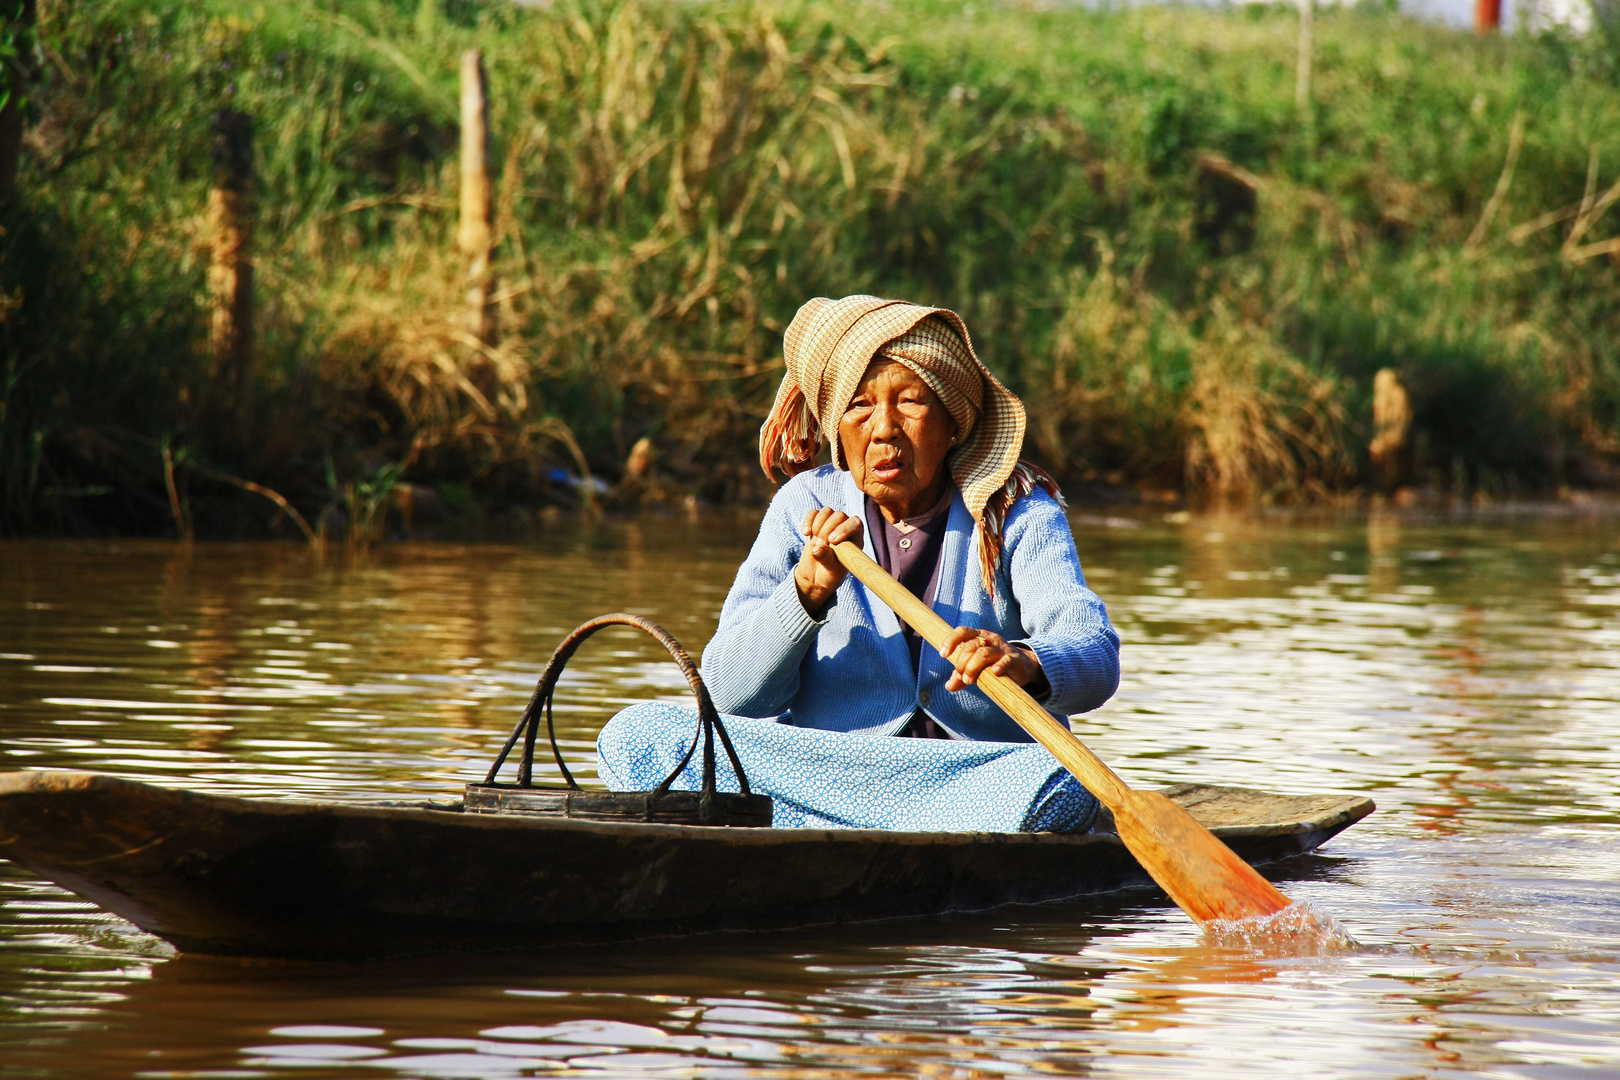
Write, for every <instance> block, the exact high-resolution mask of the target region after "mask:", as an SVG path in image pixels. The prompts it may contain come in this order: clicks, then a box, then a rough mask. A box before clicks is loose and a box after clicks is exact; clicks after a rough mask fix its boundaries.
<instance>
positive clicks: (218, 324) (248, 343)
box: [208, 109, 254, 443]
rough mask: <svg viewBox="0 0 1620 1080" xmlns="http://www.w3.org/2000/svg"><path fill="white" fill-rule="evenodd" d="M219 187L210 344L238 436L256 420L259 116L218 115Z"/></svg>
mask: <svg viewBox="0 0 1620 1080" xmlns="http://www.w3.org/2000/svg"><path fill="white" fill-rule="evenodd" d="M212 127H213V144H212V152H211V157H212V159H213V169H214V187H213V190H211V191H210V192H209V193H208V219H209V225H210V232H211V234H212V241H213V242H212V247H213V257H212V260H211V261H210V263H209V267H208V285H209V292H210V293H212V294H213V302H214V315H213V322H212V325H211V327H210V329H209V334H208V344H209V350H210V352H211V353H212V355H213V378H214V385H215V387H216V388H217V389H218V390H220V391H223V393H222V394H221V396H222V397H223V398H224V399H225V401H227V402H229V403H230V404H229V411H230V412H232V413H233V414H234V415H233V417H232V420H233V422H234V424H235V430H236V432H237V436H238V438H239V439H241V441H243V442H244V443H245V442H246V441H247V439H248V437H249V435H250V430H251V427H252V419H253V381H254V370H253V369H254V335H253V224H254V220H253V219H254V205H253V195H254V190H253V188H254V184H253V118H252V117H251V116H248V115H247V114H246V113H240V112H235V111H233V110H230V109H221V110H219V111H218V112H216V113H214V117H213V124H212Z"/></svg>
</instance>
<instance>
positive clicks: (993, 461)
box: [759, 296, 1057, 594]
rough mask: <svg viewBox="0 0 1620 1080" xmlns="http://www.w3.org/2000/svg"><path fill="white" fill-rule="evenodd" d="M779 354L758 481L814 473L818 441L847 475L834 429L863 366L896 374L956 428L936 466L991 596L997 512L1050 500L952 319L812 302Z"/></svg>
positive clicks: (1015, 426) (1018, 409)
mask: <svg viewBox="0 0 1620 1080" xmlns="http://www.w3.org/2000/svg"><path fill="white" fill-rule="evenodd" d="M782 354H783V359H784V360H785V361H786V363H787V374H786V375H785V376H784V377H783V379H782V386H781V388H780V389H779V390H777V392H776V402H775V404H773V405H772V406H771V413H770V416H768V417H767V418H766V420H765V424H764V426H763V427H761V428H760V431H759V463H760V467H761V468H763V469H764V470H765V475H766V476H769V477H771V478H772V480H774V479H775V476H776V474H775V470H777V469H781V470H782V471H783V472H785V473H787V474H788V475H789V476H792V475H794V474H795V473H799V472H803V471H804V470H806V469H809V468H812V467H814V465H815V463H816V454H817V453H818V452H819V451H820V449H821V444H822V440H823V438H824V437H825V438H826V440H827V441H828V442H830V443H831V444H832V459H833V464H834V465H836V466H838V467H839V468H840V469H847V468H848V467H849V465H848V463H847V462H845V461H844V451H843V447H842V446H840V445H839V441H838V421H839V419H840V418H841V417H842V416H843V415H844V410H845V409H846V408H848V407H849V402H850V400H851V399H852V398H853V397H854V396H855V389H856V387H858V386H859V385H860V381H861V376H862V375H864V374H865V373H866V368H867V365H868V364H870V363H871V362H872V361H873V360H874V359H876V358H882V359H885V360H893V361H895V362H896V363H899V364H903V365H905V366H906V367H907V368H909V369H910V370H911V371H912V372H914V373H915V374H916V375H917V376H918V377H919V378H921V379H922V380H923V381H924V382H925V383H927V384H928V387H929V389H931V390H933V392H934V394H935V396H937V397H938V398H939V400H940V402H941V403H942V404H943V405H944V406H945V409H946V411H947V412H949V413H950V414H951V418H952V419H953V420H955V421H956V429H957V430H956V438H955V441H954V442H953V444H952V446H951V450H950V453H949V455H948V457H947V458H946V464H947V467H948V468H949V469H950V473H951V479H952V480H954V481H955V482H956V486H957V488H958V489H959V490H960V491H961V492H962V499H963V501H964V502H965V503H967V508H968V511H969V513H971V514H972V515H973V519H974V520H975V521H977V522H978V523H979V530H978V532H979V536H980V541H981V542H980V543H979V545H978V547H979V555H980V562H981V564H982V566H983V569H984V581H985V587H986V589H988V590H989V591H990V592H991V593H992V594H993V593H994V591H995V584H994V582H995V570H996V568H997V566H998V565H999V563H1000V557H1001V530H1002V524H1003V522H1004V521H1005V519H1006V511H1007V508H1008V507H1009V506H1011V505H1012V503H1013V502H1015V501H1016V500H1017V499H1018V498H1021V497H1022V496H1023V495H1026V494H1028V493H1029V491H1030V490H1032V488H1033V487H1034V486H1035V485H1036V484H1039V485H1040V486H1042V487H1046V488H1047V489H1048V490H1049V491H1051V492H1052V494H1053V495H1054V497H1056V495H1057V485H1056V484H1055V483H1053V482H1052V480H1051V478H1050V477H1047V476H1046V474H1045V473H1043V472H1041V471H1040V470H1039V469H1036V468H1035V467H1034V466H1032V465H1028V464H1027V463H1022V462H1020V461H1019V460H1018V452H1019V450H1020V449H1022V447H1023V445H1024V406H1023V403H1022V402H1020V401H1019V400H1018V398H1017V397H1016V396H1015V395H1014V394H1013V393H1012V391H1010V390H1008V389H1007V388H1006V387H1005V386H1002V385H1001V383H1000V382H999V381H998V380H997V379H996V377H995V376H994V375H992V374H990V369H989V368H987V367H985V366H984V364H983V363H982V362H981V361H980V360H979V358H978V356H977V354H975V353H974V351H973V340H972V339H971V338H970V337H969V336H968V330H967V325H966V324H965V323H963V322H962V317H961V316H960V315H958V314H957V313H956V312H954V311H947V310H946V309H944V308H933V307H923V306H920V305H918V304H908V303H905V302H904V301H901V300H882V299H879V298H878V297H875V296H846V297H844V298H843V299H842V300H829V299H827V298H825V297H817V298H816V299H814V300H811V301H810V302H809V303H807V304H805V305H804V306H803V307H801V308H800V309H799V312H798V314H797V315H795V316H794V317H793V322H792V323H790V324H789V325H788V328H787V334H786V336H785V338H784V340H783V346H782ZM824 433H826V434H825V435H824Z"/></svg>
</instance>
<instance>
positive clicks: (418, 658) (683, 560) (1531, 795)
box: [0, 513, 1620, 1080]
mask: <svg viewBox="0 0 1620 1080" xmlns="http://www.w3.org/2000/svg"><path fill="white" fill-rule="evenodd" d="M1075 524H1076V534H1077V538H1078V540H1079V544H1080V548H1081V554H1082V558H1083V559H1084V561H1085V564H1086V568H1087V571H1088V575H1089V576H1090V578H1091V582H1092V584H1093V586H1094V587H1095V588H1096V589H1097V590H1098V591H1099V592H1100V593H1101V594H1102V595H1103V597H1104V599H1105V600H1107V601H1108V604H1109V608H1110V613H1111V614H1112V616H1113V618H1114V620H1115V622H1116V624H1117V625H1118V627H1119V629H1120V632H1121V634H1122V636H1123V637H1124V639H1125V642H1126V649H1125V653H1124V663H1125V672H1126V675H1125V683H1124V685H1123V687H1122V688H1121V691H1120V693H1119V695H1118V697H1116V698H1115V700H1114V701H1113V702H1111V703H1110V704H1109V705H1108V706H1107V707H1106V708H1104V709H1102V710H1101V711H1099V712H1098V713H1096V714H1094V715H1093V716H1090V717H1088V718H1086V719H1085V721H1084V723H1083V724H1081V725H1079V726H1078V730H1079V731H1080V732H1081V733H1082V734H1083V735H1084V736H1085V737H1086V738H1088V740H1089V741H1090V742H1091V744H1092V745H1093V746H1094V747H1095V748H1096V749H1097V750H1098V751H1099V752H1100V753H1101V754H1102V755H1103V756H1104V757H1105V758H1106V759H1108V760H1110V761H1112V762H1116V763H1117V764H1118V766H1119V767H1120V770H1121V771H1122V772H1123V773H1124V774H1125V775H1126V777H1127V778H1128V779H1129V780H1131V781H1132V782H1135V783H1143V784H1159V783H1166V782H1171V781H1178V780H1209V781H1216V782H1226V783H1235V784H1246V785H1250V786H1255V787H1264V788H1270V789H1273V790H1280V791H1289V792H1311V791H1319V790H1324V789H1326V790H1337V791H1354V792H1364V793H1367V794H1369V795H1371V796H1372V797H1374V798H1375V799H1377V801H1378V803H1379V806H1380V811H1379V813H1378V814H1376V815H1375V816H1374V817H1372V818H1371V819H1369V820H1368V821H1366V822H1364V823H1362V824H1361V825H1359V826H1357V827H1356V828H1354V829H1352V830H1351V831H1350V832H1348V833H1346V834H1344V835H1343V836H1342V837H1340V838H1339V839H1337V840H1336V841H1334V842H1333V843H1332V844H1331V845H1330V846H1329V847H1328V848H1326V849H1325V850H1324V852H1323V853H1322V854H1321V855H1319V856H1314V857H1309V858H1305V859H1299V860H1294V861H1293V862H1292V863H1290V864H1288V865H1287V866H1286V867H1284V868H1283V873H1284V877H1285V880H1286V886H1285V888H1286V890H1287V891H1288V892H1289V893H1290V894H1291V895H1293V896H1295V897H1297V898H1301V899H1307V900H1310V901H1312V902H1313V903H1314V904H1316V905H1318V906H1319V907H1321V908H1323V909H1326V910H1327V911H1329V912H1332V913H1333V914H1334V915H1336V916H1338V918H1339V919H1340V920H1341V921H1343V922H1344V923H1345V924H1346V925H1347V926H1348V927H1349V929H1350V930H1351V931H1352V932H1353V933H1354V934H1355V936H1356V937H1357V938H1358V939H1359V941H1360V942H1361V943H1362V947H1361V948H1359V949H1356V950H1353V951H1350V952H1347V953H1340V954H1332V955H1328V956H1315V957H1292V958H1266V957H1261V956H1254V955H1249V954H1245V953H1242V952H1237V951H1231V950H1223V949H1220V948H1217V947H1215V946H1213V945H1211V944H1209V943H1207V942H1205V941H1204V940H1203V939H1202V938H1201V936H1200V934H1199V932H1198V931H1197V930H1196V929H1194V928H1193V927H1192V926H1191V925H1190V924H1189V923H1188V922H1187V921H1186V920H1185V919H1184V918H1183V917H1182V916H1181V915H1180V914H1179V913H1178V912H1176V911H1175V910H1174V909H1173V908H1169V907H1167V906H1166V905H1165V904H1164V903H1163V902H1162V901H1160V900H1158V899H1156V898H1155V897H1154V896H1153V895H1151V894H1149V893H1146V892H1143V893H1135V894H1122V895H1120V896H1118V897H1115V898H1111V899H1110V900H1109V901H1108V902H1105V903H1095V902H1093V903H1086V904H1069V905H1056V906H1047V907H1041V908H1032V909H1016V910H1007V911H1002V912H999V913H994V914H990V915H978V916H962V917H947V918H936V919H925V920H916V921H909V922H897V923H887V924H879V925H870V926H862V927H849V928H842V929H823V930H816V931H810V932H802V933H792V934H771V935H758V936H753V935H729V936H718V937H711V938H703V939H694V940H691V941H686V942H664V943H658V944H654V945H642V946H637V947H635V948H627V949H608V950H602V949H598V950H591V951H569V952H553V953H530V954H515V955H510V956H501V957H487V956H486V957H474V958H435V959H431V960H416V961H410V962H390V963H386V964H371V965H323V964H244V963H236V962H228V961H219V960H209V959H201V958H193V957H185V956H176V955H174V953H173V950H172V949H170V948H169V947H168V946H166V945H165V944H163V943H162V942H160V941H158V940H156V939H154V938H152V937H150V936H148V935H145V934H143V933H142V932H141V931H139V930H137V929H136V928H134V927H132V926H130V925H129V924H128V923H125V922H123V921H122V920H120V919H118V918H116V917H114V916H111V915H108V914H106V913H104V912H102V911H100V910H98V909H97V908H96V907H95V906H93V905H91V904H88V903H85V902H82V901H80V900H78V899H77V898H75V897H73V896H72V895H70V894H68V893H64V892H62V891H61V890H59V889H57V888H55V887H53V886H50V885H47V884H44V883H41V882H38V881H35V880H32V879H31V878H30V877H29V875H28V874H27V873H26V872H25V871H23V870H22V869H20V868H18V867H16V866H13V865H10V864H6V863H3V862H0V1076H4V1077H22V1076H53V1077H55V1076H79V1075H86V1076H90V1075H93V1076H109V1077H112V1076H140V1077H199V1078H200V1077H249V1076H283V1077H301V1076H339V1075H353V1076H381V1077H486V1076H488V1077H507V1076H550V1075H556V1074H564V1073H576V1074H579V1073H589V1074H600V1075H611V1076H685V1075H703V1076H708V1075H755V1076H767V1077H771V1078H785V1077H799V1076H804V1077H844V1076H849V1077H856V1076H859V1077H884V1076H896V1077H900V1076H904V1077H911V1076H919V1075H925V1076H931V1077H981V1076H982V1077H992V1076H994V1077H1001V1076H1035V1075H1064V1076H1073V1075H1113V1074H1124V1075H1130V1076H1159V1075H1164V1076H1188V1075H1198V1076H1201V1077H1206V1076H1207V1077H1227V1076H1230V1077H1240V1078H1243V1080H1251V1078H1254V1077H1259V1076H1276V1077H1301V1076H1333V1077H1362V1076H1366V1077H1417V1076H1442V1075H1459V1076H1461V1075H1488V1076H1493V1077H1562V1076H1571V1075H1576V1074H1588V1075H1616V1074H1620V760H1617V759H1620V754H1617V750H1616V743H1617V742H1620V739H1617V735H1620V521H1617V519H1616V518H1614V517H1612V516H1599V515H1589V516H1580V515H1574V514H1552V513H1538V514H1523V515H1518V516H1513V515H1498V516H1495V517H1493V518H1489V519H1479V518H1459V519H1450V520H1445V519H1431V520H1418V519H1411V520H1406V521H1399V520H1395V519H1391V518H1378V519H1374V520H1373V521H1370V522H1369V521H1367V520H1365V519H1335V520H1330V521H1297V520H1296V521H1283V520H1267V521H1261V522H1246V521H1241V520H1225V519H1209V518H1194V519H1192V520H1191V521H1190V522H1184V523H1180V524H1176V525H1171V524H1166V523H1165V522H1163V521H1161V520H1159V519H1158V518H1157V517H1153V518H1146V517H1144V518H1133V519H1096V518H1092V517H1088V516H1087V515H1085V514H1083V513H1077V514H1076V515H1075ZM751 531H752V530H751V523H750V522H745V521H744V522H720V523H715V522H705V523H703V524H690V523H686V522H677V521H670V520H658V519H648V520H644V521H640V522H634V523H628V524H599V525H590V526H585V525H579V526H565V527H560V528H558V529H556V530H554V531H553V532H551V533H549V534H548V535H547V536H546V537H544V538H543V539H544V542H543V543H541V542H537V543H535V544H533V545H526V546H506V547H500V546H477V547H471V546H450V545H398V546H391V547H387V548H384V549H382V550H380V551H379V552H377V553H376V554H375V555H373V556H371V557H370V558H368V559H365V560H363V561H343V560H333V561H330V562H328V563H325V564H322V563H318V562H316V561H314V560H313V559H312V558H311V556H310V555H309V554H308V553H307V552H305V551H303V550H301V549H299V548H296V547H292V546H270V545H242V546H223V545H222V546H206V545H205V546H198V547H196V548H195V549H193V550H191V551H189V552H186V551H182V550H178V549H176V548H175V547H174V546H172V545H165V544H157V543H151V544H147V543H135V544H122V543H119V544H93V545H90V544H63V543H49V544H47V543H27V544H11V545H0V768H8V769H9V768H90V769H99V770H104V771H107V772H113V773H118V774H121V775H125V776H131V777H137V778H141V779H148V780H154V781H157V782H161V783H165V784H172V785H183V786H186V787H190V788H196V789H207V790H212V791H220V792H231V793H239V794H251V795H259V796H272V797H274V796H300V797H308V796H319V797H323V798H338V799H366V798H373V797H383V798H398V797H399V796H400V795H402V794H404V793H413V794H415V793H429V794H436V795H437V794H449V793H454V792H456V791H457V790H458V789H459V786H460V785H461V784H462V783H463V782H465V781H466V780H467V779H469V778H473V777H474V776H476V775H477V774H479V773H481V772H482V771H483V769H484V768H485V767H486V766H487V763H488V761H489V760H490V758H491V757H492V755H493V753H494V751H495V749H496V748H497V747H498V746H499V744H500V742H501V740H502V738H503V737H504V734H505V732H506V731H507V730H508V729H509V728H510V726H511V724H512V722H513V721H514V720H515V718H516V715H517V712H518V711H519V710H520V709H521V708H522V704H523V702H524V700H525V699H526V697H527V694H528V692H529V690H530V688H531V687H532V685H533V681H534V679H535V677H536V675H537V674H538V672H539V669H540V666H541V664H542V663H543V662H544V660H545V658H546V656H547V655H548V654H549V652H550V650H551V648H552V646H553V645H554V644H555V642H556V640H557V638H558V637H559V636H560V635H561V634H562V633H563V632H565V631H566V630H567V629H568V628H570V627H572V626H573V625H574V624H576V623H578V622H580V621H583V620H584V619H585V618H587V617H589V616H591V615H594V614H597V613H600V612H603V611H608V610H614V609H623V610H630V611H637V612H642V613H644V614H647V615H649V616H651V617H652V618H653V619H655V620H657V621H659V622H662V623H663V624H664V625H665V626H667V627H668V628H669V629H670V630H671V631H672V632H674V633H675V634H676V636H677V637H680V638H681V639H683V640H684V641H685V642H687V644H688V645H689V646H690V647H692V648H693V649H694V651H696V649H697V648H698V647H700V646H701V645H702V643H703V642H704V641H705V640H706V639H707V637H708V635H709V633H710V631H711V630H712V628H713V625H714V621H715V618H716V616H717V613H718V611H719V607H720V603H721V601H722V599H723V597H724V594H725V590H726V587H727V585H728V584H729V581H730V576H731V573H732V570H733V568H734V567H735V565H736V563H737V562H738V561H739V560H740V559H741V557H742V555H743V553H744V551H745V549H746V545H747V543H748V542H749V540H750V538H751ZM569 670H570V680H569V682H568V683H567V687H566V689H567V693H566V705H567V710H566V717H565V718H564V717H562V716H560V719H564V722H565V724H566V726H567V735H568V739H567V741H566V746H567V748H568V749H569V750H570V751H571V752H572V753H573V754H574V755H575V756H576V757H578V758H580V759H582V760H583V759H586V758H587V757H588V753H589V748H590V746H591V740H592V737H593V736H594V733H595V730H596V727H597V726H598V725H599V724H600V723H601V721H602V720H603V719H604V718H605V717H606V716H607V715H608V714H609V713H610V712H611V711H612V710H613V709H614V708H615V707H617V706H619V705H621V704H623V703H626V702H630V701H634V700H638V699H642V698H646V697H651V696H668V697H678V696H679V695H680V694H681V693H682V688H683V684H682V682H681V680H680V676H679V673H678V672H677V671H676V669H675V668H674V666H673V665H671V664H669V663H668V661H667V660H664V659H661V658H660V654H659V652H658V650H657V646H656V645H653V644H652V643H651V642H650V641H645V640H638V639H636V638H634V637H630V636H622V637H621V636H615V637H611V638H607V639H605V640H599V641H598V642H593V644H592V645H591V646H587V648H586V650H585V651H584V652H582V654H581V655H580V657H579V658H578V659H577V660H576V661H575V663H574V664H573V665H572V666H571V667H570V669H569ZM559 704H563V702H561V701H560V702H559Z"/></svg>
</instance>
